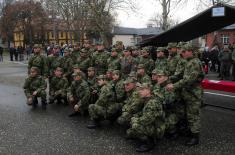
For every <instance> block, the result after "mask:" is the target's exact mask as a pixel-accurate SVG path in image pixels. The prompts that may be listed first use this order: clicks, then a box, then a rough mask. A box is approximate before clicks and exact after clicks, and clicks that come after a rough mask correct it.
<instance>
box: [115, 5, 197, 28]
mask: <svg viewBox="0 0 235 155" xmlns="http://www.w3.org/2000/svg"><path fill="white" fill-rule="evenodd" d="M136 3H137V4H138V7H139V11H138V13H129V15H128V14H127V13H124V12H122V11H118V17H117V21H118V25H119V26H123V27H135V28H143V27H146V26H147V23H148V20H149V19H150V18H151V17H153V15H154V13H155V12H161V11H159V10H160V9H161V7H160V6H159V5H158V4H157V2H154V0H136ZM197 13H198V9H197V7H196V6H195V4H194V2H193V0H189V2H188V3H185V4H183V6H180V7H178V8H177V9H174V10H173V12H172V15H173V18H175V19H178V21H180V22H182V21H184V20H186V19H188V18H190V17H192V16H193V15H195V14H197Z"/></svg>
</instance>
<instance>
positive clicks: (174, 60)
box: [167, 43, 180, 76]
mask: <svg viewBox="0 0 235 155" xmlns="http://www.w3.org/2000/svg"><path fill="white" fill-rule="evenodd" d="M167 48H168V51H169V58H168V64H167V70H168V72H169V76H171V75H174V73H175V71H176V66H177V64H178V61H179V58H180V57H179V56H178V55H177V43H169V44H168V47H167Z"/></svg>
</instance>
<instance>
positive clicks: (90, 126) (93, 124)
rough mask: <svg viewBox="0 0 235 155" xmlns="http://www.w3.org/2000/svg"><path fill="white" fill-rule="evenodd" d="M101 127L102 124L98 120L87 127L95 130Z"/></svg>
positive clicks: (92, 121)
mask: <svg viewBox="0 0 235 155" xmlns="http://www.w3.org/2000/svg"><path fill="white" fill-rule="evenodd" d="M99 126H100V123H99V121H98V120H91V121H90V122H89V124H88V125H87V128H88V129H95V128H97V127H99Z"/></svg>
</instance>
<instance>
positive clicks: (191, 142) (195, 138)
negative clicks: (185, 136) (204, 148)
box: [185, 133, 199, 146]
mask: <svg viewBox="0 0 235 155" xmlns="http://www.w3.org/2000/svg"><path fill="white" fill-rule="evenodd" d="M197 144H199V133H192V134H191V136H190V139H189V140H188V141H187V142H186V144H185V145H186V146H194V145H197Z"/></svg>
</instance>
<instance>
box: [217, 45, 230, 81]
mask: <svg viewBox="0 0 235 155" xmlns="http://www.w3.org/2000/svg"><path fill="white" fill-rule="evenodd" d="M218 57H219V61H220V63H221V66H220V76H221V78H220V80H223V79H224V78H226V79H227V78H229V73H230V66H231V62H232V54H231V51H230V50H229V48H228V45H224V49H223V50H222V52H220V54H219V56H218Z"/></svg>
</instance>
